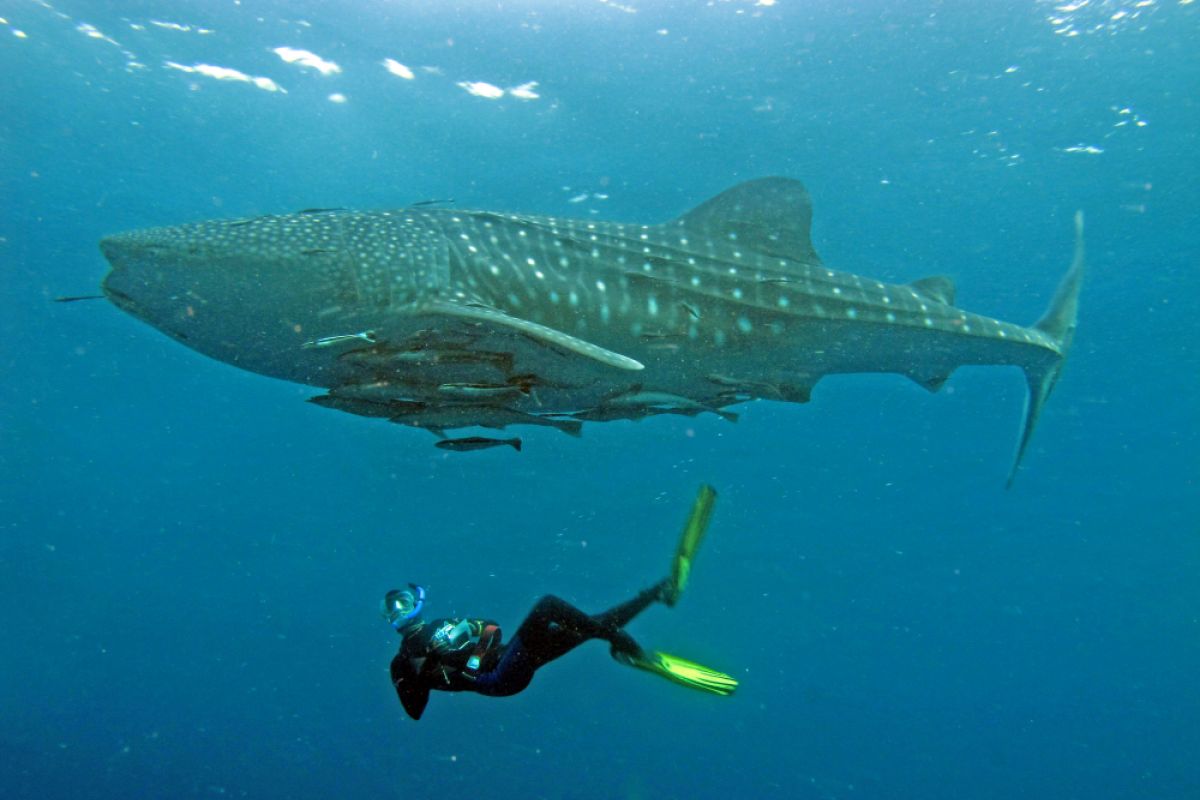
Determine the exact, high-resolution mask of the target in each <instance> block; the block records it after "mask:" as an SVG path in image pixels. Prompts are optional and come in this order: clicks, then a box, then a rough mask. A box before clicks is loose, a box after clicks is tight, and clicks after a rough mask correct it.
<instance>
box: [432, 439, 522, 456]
mask: <svg viewBox="0 0 1200 800" xmlns="http://www.w3.org/2000/svg"><path fill="white" fill-rule="evenodd" d="M504 445H508V446H509V447H511V448H512V449H513V450H516V451H517V452H518V453H519V452H521V440H520V439H518V438H516V437H513V438H512V439H489V438H487V437H486V436H464V437H463V438H461V439H441V440H439V441H437V442H434V444H433V446H434V447H438V448H441V449H442V450H453V451H455V452H456V453H467V452H470V451H472V450H487V449H488V448H490V447H502V446H504Z"/></svg>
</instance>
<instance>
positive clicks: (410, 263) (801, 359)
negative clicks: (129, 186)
mask: <svg viewBox="0 0 1200 800" xmlns="http://www.w3.org/2000/svg"><path fill="white" fill-rule="evenodd" d="M811 222H812V205H811V201H810V199H809V194H808V192H807V190H806V189H805V187H804V185H803V184H802V183H801V182H799V181H797V180H792V179H789V178H779V177H773V178H760V179H757V180H751V181H747V182H745V183H741V184H739V185H737V186H734V187H733V188H731V189H728V190H726V191H724V192H722V193H721V194H719V195H717V196H715V197H713V198H711V199H709V200H707V201H706V202H704V203H702V204H700V205H699V206H697V207H696V208H693V209H692V210H691V211H688V212H687V213H685V214H683V215H682V216H680V217H678V218H676V219H673V220H670V221H667V222H663V223H658V224H632V223H620V222H605V221H599V220H594V219H572V218H561V217H553V216H539V215H529V214H519V213H508V212H498V211H487V210H461V209H457V208H448V207H437V206H435V205H427V204H418V205H414V206H411V207H407V208H399V209H395V210H387V211H353V210H346V209H309V210H305V211H301V212H299V213H294V214H278V215H269V216H260V217H254V218H247V219H230V220H211V221H203V222H196V223H192V224H185V225H178V226H173V227H161V228H151V229H143V230H135V231H130V232H125V233H118V234H116V235H112V236H108V237H106V238H104V239H103V240H101V242H100V249H101V251H102V252H103V254H104V256H105V258H106V259H107V260H108V262H109V264H110V265H111V269H110V271H109V273H108V274H107V276H106V277H105V278H104V280H103V291H104V294H105V295H106V296H107V297H108V298H109V299H110V300H111V301H112V302H113V303H114V304H115V305H116V306H118V307H119V308H120V309H122V310H123V311H126V312H128V313H129V314H131V315H133V316H134V317H136V318H138V319H141V320H143V321H145V322H147V323H149V324H150V325H152V326H154V327H155V328H157V329H158V330H160V331H162V332H164V333H166V334H167V335H169V336H171V337H173V338H175V339H177V340H178V341H180V342H182V343H183V344H185V345H187V346H188V347H191V348H193V349H194V350H197V351H199V352H201V353H203V354H205V355H208V356H211V357H212V358H215V359H218V360H220V361H223V362H226V363H228V364H232V365H234V366H237V367H240V368H242V369H246V370H251V371H253V372H256V373H260V374H262V375H269V376H272V377H276V378H281V379H284V380H288V381H294V382H297V383H302V384H308V385H311V386H314V387H318V388H321V389H324V390H325V392H324V393H323V394H320V395H318V396H316V397H314V398H312V400H313V402H316V403H317V404H319V405H321V406H324V407H327V408H333V409H337V410H341V411H345V412H349V413H352V414H358V415H361V416H365V417H375V418H380V419H386V420H389V421H391V422H393V423H398V424H402V425H409V426H413V427H417V428H422V429H425V430H429V431H432V432H433V433H435V434H436V435H438V436H444V435H445V433H444V432H445V431H447V430H453V429H458V428H472V427H485V428H493V429H500V428H505V427H508V426H511V425H526V424H533V425H546V426H550V427H552V428H554V429H557V430H560V431H562V432H564V433H566V434H568V435H572V436H577V435H579V431H580V427H581V426H582V424H583V423H585V422H601V421H611V420H637V419H642V418H644V417H649V416H654V415H658V414H684V415H693V414H701V413H710V412H711V413H715V414H719V415H721V416H723V417H725V418H726V419H731V420H732V419H736V416H737V415H736V412H733V411H730V410H729V407H730V406H734V405H737V404H740V403H744V402H747V401H750V400H756V399H767V400H777V401H783V402H792V403H804V402H808V400H809V398H810V396H811V394H812V390H813V387H814V386H815V385H816V384H817V382H818V381H820V379H821V378H822V377H824V376H825V375H830V374H839V373H870V372H884V373H898V374H901V375H905V376H908V377H909V378H911V379H912V380H914V381H916V382H917V383H918V384H920V385H921V386H923V387H925V388H927V389H929V390H931V391H936V390H937V389H938V388H940V387H941V386H942V385H943V384H944V383H945V382H946V380H947V379H948V378H949V377H950V375H951V373H952V372H953V371H954V370H955V369H956V368H957V367H959V366H962V365H966V364H976V365H1012V366H1017V367H1019V368H1020V369H1022V370H1023V371H1024V374H1025V376H1026V380H1027V383H1028V389H1029V393H1028V399H1027V402H1026V409H1025V414H1024V422H1023V427H1022V429H1021V432H1020V435H1019V438H1018V440H1017V446H1016V454H1015V457H1014V459H1013V462H1012V469H1011V471H1010V473H1009V483H1011V481H1012V479H1013V477H1014V476H1015V474H1016V471H1017V469H1018V467H1019V465H1020V463H1021V460H1022V456H1023V455H1024V453H1025V451H1026V449H1027V446H1028V444H1029V439H1030V436H1031V434H1032V432H1033V429H1034V427H1035V425H1036V423H1037V420H1038V416H1039V414H1040V412H1041V410H1042V407H1043V405H1044V403H1045V402H1046V399H1047V397H1049V395H1050V392H1051V390H1052V389H1053V388H1054V385H1055V382H1056V381H1057V379H1058V377H1059V374H1060V372H1061V370H1062V367H1063V364H1064V362H1065V360H1066V357H1067V354H1068V351H1069V349H1070V347H1071V341H1072V338H1073V336H1074V333H1075V328H1076V317H1077V311H1078V298H1079V291H1080V286H1081V284H1082V280H1083V272H1084V246H1083V216H1082V213H1077V214H1076V215H1075V251H1074V258H1073V260H1072V261H1071V264H1070V267H1069V268H1068V270H1067V272H1066V275H1065V277H1064V278H1063V279H1062V280H1061V283H1060V284H1059V287H1058V290H1057V293H1056V294H1055V295H1054V298H1053V299H1052V301H1051V302H1050V304H1049V307H1048V309H1047V311H1046V312H1045V314H1044V315H1043V316H1042V318H1041V319H1040V320H1038V321H1037V322H1036V323H1034V324H1033V325H1031V326H1028V327H1026V326H1021V325H1016V324H1012V323H1009V322H1004V321H1001V320H997V319H991V318H989V317H986V316H981V315H979V314H973V313H971V312H968V311H964V310H962V309H960V308H958V307H957V306H956V305H955V287H954V283H953V282H952V281H951V280H950V279H949V278H947V277H945V276H933V277H925V278H921V279H918V280H914V281H912V282H911V283H907V284H891V283H885V282H883V281H878V280H875V279H872V278H867V277H863V276H859V275H854V274H851V273H847V272H839V271H837V270H834V269H832V268H830V267H827V266H826V265H825V264H824V263H823V262H822V260H821V258H820V257H819V256H818V255H817V252H816V251H815V250H814V248H813V245H812V240H811V235H810V229H811Z"/></svg>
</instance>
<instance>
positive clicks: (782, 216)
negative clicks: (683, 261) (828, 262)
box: [669, 178, 821, 264]
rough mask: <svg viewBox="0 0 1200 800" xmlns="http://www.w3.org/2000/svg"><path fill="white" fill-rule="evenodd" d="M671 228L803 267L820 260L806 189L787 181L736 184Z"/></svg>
mask: <svg viewBox="0 0 1200 800" xmlns="http://www.w3.org/2000/svg"><path fill="white" fill-rule="evenodd" d="M669 224H674V225H679V226H681V227H684V228H687V229H689V230H690V231H692V232H693V233H694V234H695V235H696V236H701V237H704V238H707V239H710V240H714V239H719V240H721V241H722V242H730V243H736V245H737V246H738V247H744V248H747V249H750V250H755V251H757V252H760V253H763V254H765V255H769V256H775V257H778V258H784V259H790V260H792V261H799V262H801V263H804V264H819V263H820V262H821V259H820V258H819V257H818V256H817V252H816V251H815V250H814V249H813V246H812V238H811V236H810V228H811V226H812V202H811V201H810V200H809V198H808V190H807V189H805V188H804V184H803V183H801V182H800V181H797V180H792V179H791V178H759V179H757V180H753V181H746V182H745V183H739V184H738V185H737V186H734V187H733V188H731V189H726V190H725V191H723V192H721V193H720V194H719V195H717V196H716V197H714V198H712V199H710V200H706V201H705V202H703V203H701V204H700V205H698V206H696V207H695V208H693V209H692V210H691V211H689V212H687V213H686V214H684V215H683V216H682V217H680V218H679V219H677V220H675V222H674V223H669Z"/></svg>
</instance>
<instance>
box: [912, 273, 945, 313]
mask: <svg viewBox="0 0 1200 800" xmlns="http://www.w3.org/2000/svg"><path fill="white" fill-rule="evenodd" d="M909 286H911V287H912V288H913V291H915V292H918V293H920V294H923V295H925V296H926V297H928V298H929V299H930V300H936V301H938V302H939V303H945V304H946V305H948V306H952V305H954V281H953V280H952V279H951V278H949V277H947V276H945V275H930V276H929V277H928V278H919V279H917V280H915V281H913V282H912V283H910V284H909Z"/></svg>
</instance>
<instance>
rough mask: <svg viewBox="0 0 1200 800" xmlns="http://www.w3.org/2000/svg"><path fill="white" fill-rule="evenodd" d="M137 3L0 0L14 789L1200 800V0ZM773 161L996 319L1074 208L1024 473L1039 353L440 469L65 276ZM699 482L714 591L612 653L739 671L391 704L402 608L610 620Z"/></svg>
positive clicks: (644, 186) (1008, 313)
mask: <svg viewBox="0 0 1200 800" xmlns="http://www.w3.org/2000/svg"><path fill="white" fill-rule="evenodd" d="M119 5H120V6H121V7H120V8H112V7H109V5H108V4H96V3H88V2H82V0H54V1H53V2H22V1H21V0H10V1H9V2H5V3H3V4H0V20H2V22H0V75H3V79H2V80H0V99H2V107H3V110H4V113H3V114H2V115H0V151H2V152H0V186H2V191H0V208H2V209H3V214H2V215H0V259H2V261H0V263H2V265H3V266H2V269H3V275H4V287H5V288H4V289H3V291H2V292H0V298H2V300H0V364H2V365H3V377H4V380H3V382H2V383H0V386H2V388H0V437H2V438H0V526H2V533H0V623H2V630H3V644H0V796H3V797H5V798H60V797H63V798H65V797H70V798H81V797H83V798H90V797H96V798H104V797H130V796H144V797H222V796H229V797H289V798H291V797H295V798H309V797H312V798H317V797H397V798H400V797H403V798H407V799H412V798H425V797H439V796H450V795H464V796H475V795H480V796H487V797H493V798H518V797H519V798H558V797H565V798H629V799H630V800H633V799H634V798H650V797H654V798H661V799H662V800H669V798H692V799H695V798H721V797H787V798H839V799H840V798H963V797H970V798H1013V797H1056V798H1143V797H1161V798H1173V797H1197V796H1200V766H1198V765H1200V689H1198V688H1197V682H1196V675H1197V674H1200V583H1198V581H1197V575H1198V574H1200V540H1198V536H1200V524H1198V522H1200V514H1198V512H1200V496H1198V493H1197V480H1198V477H1200V475H1198V473H1200V462H1198V460H1197V457H1196V452H1197V445H1198V444H1200V437H1198V436H1197V411H1196V408H1197V405H1196V398H1197V395H1198V392H1197V389H1198V388H1200V385H1198V384H1200V378H1198V375H1200V358H1198V356H1197V345H1196V343H1197V341H1200V325H1198V324H1197V321H1196V320H1197V313H1196V311H1197V299H1198V297H1200V294H1198V292H1200V285H1198V281H1197V279H1196V264H1197V263H1200V234H1198V232H1197V231H1198V225H1200V223H1198V220H1197V218H1196V213H1195V209H1196V208H1197V207H1198V206H1200V192H1198V191H1197V186H1198V185H1200V180H1198V178H1200V174H1198V173H1200V160H1198V159H1197V155H1196V149H1197V145H1198V142H1197V133H1196V132H1197V130H1200V108H1198V105H1197V97H1198V96H1200V95H1198V92H1197V90H1198V89H1200V62H1198V61H1197V59H1196V58H1195V47H1196V42H1197V41H1200V38H1198V33H1200V25H1198V21H1200V18H1198V12H1200V9H1198V7H1197V4H1193V3H1192V2H1190V0H1143V2H1135V0H1091V1H1090V2H1089V1H1088V0H1069V1H1068V0H1063V1H1062V2H1058V3H1049V2H1038V1H1037V0H1025V1H1021V2H1019V1H1018V0H1010V1H1009V2H1003V3H982V2H980V3H943V2H933V1H931V0H918V1H916V2H901V1H900V0H894V1H893V2H887V1H886V0H874V1H866V0H864V2H858V3H845V2H833V1H832V0H817V1H816V2H799V1H798V0H778V1H777V2H768V1H767V0H759V2H757V3H755V2H707V3H704V2H649V1H648V0H626V2H618V1H617V0H613V2H570V3H567V2H561V3H560V2H535V1H534V0H526V1H525V2H505V3H498V4H497V3H469V2H463V3H457V4H455V3H414V2H382V1H381V0H377V1H376V2H347V1H346V0H341V2H302V3H297V2H288V3H282V2H276V3H271V2H253V0H245V2H232V3H229V2H223V3H210V2H182V3H179V2H176V3H165V2H150V1H149V0H147V2H127V3H123V4H119ZM280 48H291V50H286V49H284V50H280ZM298 51H303V53H301V54H298ZM289 59H290V60H289ZM764 175H786V176H790V177H795V178H800V179H802V180H804V181H805V182H806V184H807V185H808V187H809V190H810V192H811V194H812V197H813V203H814V208H815V220H814V238H815V244H816V247H817V249H818V251H819V252H820V253H821V254H822V257H823V258H824V260H825V261H826V262H827V263H828V264H830V265H831V266H834V267H836V268H838V269H842V270H846V271H852V272H857V273H862V274H866V275H871V276H874V277H878V278H880V279H886V280H891V281H898V282H899V281H907V280H912V279H915V278H918V277H921V276H924V275H929V274H949V275H953V276H954V278H955V279H956V281H957V282H958V287H959V293H958V297H959V304H960V305H962V306H963V307H965V308H968V309H970V310H972V311H977V312H980V313H985V314H989V315H992V316H996V317H999V318H1002V319H1007V320H1012V321H1016V322H1031V321H1033V320H1035V319H1036V318H1037V317H1038V316H1039V315H1040V314H1041V312H1042V310H1043V308H1044V307H1045V305H1046V304H1047V303H1048V301H1049V299H1050V297H1051V295H1052V292H1053V289H1054V286H1055V284H1056V282H1057V280H1058V278H1059V276H1060V275H1061V274H1062V272H1063V271H1064V269H1065V268H1066V266H1067V263H1068V261H1069V259H1070V248H1071V222H1070V220H1071V216H1072V214H1073V213H1074V211H1075V210H1076V209H1077V208H1081V209H1083V210H1084V211H1085V212H1086V214H1087V220H1088V248H1089V270H1090V271H1089V276H1088V284H1087V286H1086V288H1085V292H1084V296H1083V300H1082V310H1081V315H1080V327H1079V332H1078V335H1077V339H1076V346H1075V349H1074V351H1073V353H1072V357H1071V361H1070V363H1069V365H1068V367H1067V370H1066V372H1065V374H1064V377H1063V380H1062V381H1061V383H1060V384H1059V387H1058V389H1057V390H1056V393H1055V396H1054V397H1053V398H1052V399H1051V402H1050V404H1049V405H1048V407H1047V409H1046V411H1045V414H1044V415H1043V418H1042V421H1041V423H1040V426H1039V429H1038V431H1037V432H1036V435H1035V438H1034V441H1033V446H1032V449H1031V452H1030V453H1029V454H1028V457H1027V459H1026V467H1025V469H1024V470H1023V472H1022V473H1021V474H1020V476H1019V478H1018V480H1017V482H1016V485H1015V486H1014V487H1013V488H1012V489H1011V490H1008V491H1006V490H1005V489H1004V477H1005V474H1006V471H1007V468H1008V465H1009V458H1010V455H1011V452H1012V448H1013V445H1014V440H1015V437H1016V433H1017V430H1018V427H1019V416H1020V411H1021V404H1022V402H1023V396H1024V382H1023V381H1022V380H1021V378H1020V377H1019V373H1018V372H1017V371H1016V370H1011V369H1001V368H987V369H985V368H970V369H963V370H960V371H959V372H958V373H956V374H955V376H954V377H953V379H952V380H951V381H950V382H949V384H948V385H947V386H946V387H945V388H944V389H943V390H942V391H941V392H940V393H938V394H934V395H931V394H928V393H926V392H924V391H923V390H921V389H919V388H918V387H916V386H915V385H914V384H912V383H910V382H908V381H907V380H905V379H903V378H901V377H898V376H845V377H837V378H830V379H827V380H825V381H823V382H822V383H821V384H820V385H819V386H818V388H817V390H816V392H815V393H814V396H813V400H812V402H811V403H809V404H808V405H805V406H798V405H783V404H775V403H770V402H762V401H760V402H756V403H753V404H749V405H747V406H746V407H744V408H740V409H738V410H739V411H741V412H742V417H741V420H740V421H739V422H738V423H737V424H736V425H730V424H728V423H726V422H723V421H721V420H718V419H716V418H706V417H700V418H697V419H679V418H655V419H651V420H646V421H642V422H640V423H609V424H603V425H591V426H588V427H587V429H586V431H585V435H584V437H583V438H582V439H581V440H572V439H568V438H567V437H564V436H561V435H560V434H558V433H555V432H553V431H540V430H538V431H533V432H523V433H522V436H523V438H524V439H525V452H523V453H521V454H519V455H518V454H516V453H513V452H511V451H509V450H507V449H505V450H504V451H499V450H493V451H488V452H483V453H476V454H470V455H458V454H453V453H444V452H442V451H439V450H435V449H434V448H432V447H430V438H429V436H428V434H425V433H423V432H420V431H414V430H408V429H402V428H399V427H397V426H389V425H387V424H385V423H382V422H374V421H370V420H364V419H361V418H355V417H351V416H349V415H344V414H337V413H333V412H330V411H328V410H325V409H321V408H317V407H316V406H313V405H311V404H307V403H305V402H303V400H304V398H306V397H308V396H309V395H311V394H312V393H313V392H312V390H310V389H307V388H305V387H300V386H295V385H290V384H285V383H281V382H278V381H274V380H271V379H267V378H263V377H260V376H257V375H254V374H251V373H248V372H244V371H239V370H237V369H235V368H233V367H231V366H228V365H225V364H221V363H218V362H216V361H212V360H209V359H206V358H205V357H203V356H201V355H199V354H197V353H194V352H192V351H190V350H188V349H186V348H183V347H181V346H179V345H178V344H177V343H175V342H173V341H171V340H169V339H168V338H167V337H165V336H163V335H161V334H159V333H157V332H156V331H154V330H152V329H151V328H149V327H147V326H145V325H142V324H140V323H138V322H136V321H135V320H133V319H132V318H130V317H128V316H126V315H124V314H121V313H120V312H118V311H117V310H116V309H115V308H113V307H112V306H110V305H109V304H107V303H102V302H79V303H72V304H66V305H63V304H55V303H52V302H51V299H52V298H54V297H56V296H59V295H73V294H86V293H89V292H92V291H95V287H96V285H97V283H98V281H99V280H100V278H101V277H102V276H103V274H104V272H105V270H106V265H105V263H104V262H103V259H102V258H101V256H100V253H99V252H98V250H97V247H96V242H97V241H98V239H99V238H100V237H101V236H103V235H105V234H109V233H113V232H116V231H120V230H124V229H128V228H135V227H141V226H149V225H166V224H175V223H181V222H188V221H195V220H200V219H205V218H210V217H223V216H244V215H252V214H260V213H275V212H287V211H293V210H296V209H300V208H309V207H329V206H333V207H341V206H346V207H355V208H375V207H395V206H399V205H404V204H406V203H411V202H416V201H421V200H426V199H432V198H453V199H454V200H455V202H456V203H457V204H458V205H459V206H462V207H467V208H471V207H485V208H495V209H500V210H519V211H524V212H532V213H547V214H557V215H573V216H589V217H594V218H596V219H603V220H632V221H639V222H643V221H644V222H651V221H660V220H665V219H669V218H671V217H673V216H675V215H677V214H680V213H682V212H683V211H685V210H687V209H688V208H690V207H692V206H694V205H696V204H698V203H699V202H701V201H703V200H704V199H706V198H708V197H710V196H711V195H713V194H716V193H717V192H719V191H721V190H722V189H725V188H727V187H728V186H730V185H733V184H734V183H736V182H738V181H740V180H744V179H748V178H752V177H758V176H764ZM701 482H710V483H712V484H714V485H715V486H716V487H717V488H718V490H719V491H720V493H721V497H720V500H719V501H718V505H717V510H716V514H715V517H714V520H713V523H712V528H711V532H710V535H709V539H708V541H707V542H706V545H705V548H706V549H705V551H704V552H703V553H702V554H701V556H700V558H699V560H698V563H697V566H696V569H695V572H694V574H693V581H692V585H691V587H690V589H689V594H688V595H687V596H686V597H685V598H684V600H683V602H681V603H680V605H679V606H678V607H677V608H675V609H673V610H666V609H662V608H655V609H651V610H650V611H648V612H647V613H646V614H645V615H644V616H643V617H641V618H639V619H638V620H637V621H636V622H635V623H634V625H633V626H632V628H631V631H632V632H633V633H634V635H635V636H636V637H637V638H638V639H639V640H640V641H642V642H644V643H645V644H646V645H647V646H650V647H655V648H662V649H665V650H668V651H671V652H677V653H680V654H682V655H686V656H688V657H692V658H695V659H697V660H699V661H702V662H704V663H710V664H713V665H714V666H718V667H721V668H724V669H727V670H729V671H731V672H733V673H734V674H736V675H737V677H738V678H739V679H740V680H741V681H742V686H741V688H740V690H739V692H738V694H737V695H735V696H734V697H733V698H730V699H722V698H714V697H709V696H703V695H699V694H696V693H691V692H687V691H685V690H683V689H679V688H676V687H673V686H670V685H668V684H666V683H664V682H662V681H658V680H655V679H654V678H652V677H649V676H647V675H645V674H643V673H639V672H635V671H633V670H627V669H624V668H621V667H619V666H617V665H615V664H614V663H613V662H612V661H611V660H610V659H609V658H608V656H607V653H606V652H605V649H604V648H603V647H602V646H601V645H599V644H592V645H588V646H586V647H584V648H582V649H580V650H579V651H577V652H574V653H572V654H570V655H568V656H567V657H565V658H564V659H563V660H561V661H559V662H556V663H554V664H552V665H550V666H549V667H547V668H546V669H544V670H543V671H542V672H541V673H539V675H538V677H537V680H536V681H535V682H534V684H533V686H532V687H531V688H530V689H529V690H527V691H526V692H524V693H523V694H520V695H518V696H516V697H514V698H511V699H506V700H494V699H487V698H482V697H477V696H462V695H455V696H451V695H435V696H434V697H433V698H432V700H431V703H430V707H429V710H428V711H427V713H426V715H425V717H424V719H422V720H421V722H419V723H414V722H412V721H411V720H409V719H407V718H406V717H405V716H404V715H403V713H402V711H401V709H400V707H399V705H398V703H397V702H396V698H395V696H394V693H393V691H392V688H391V686H390V683H389V680H388V675H387V666H388V661H389V660H390V658H391V655H392V653H393V652H394V650H395V646H396V637H395V635H394V634H393V633H392V632H391V631H390V629H389V628H388V627H387V626H386V624H384V623H383V622H382V621H381V620H380V619H379V617H378V614H377V603H378V599H379V597H380V596H381V594H382V592H383V591H385V590H386V589H388V588H390V587H392V586H395V585H400V584H403V583H404V582H406V581H418V582H421V583H423V584H424V585H426V586H427V587H428V588H429V592H430V601H429V608H430V611H431V613H434V614H438V615H452V614H472V615H486V616H491V617H493V618H495V619H497V620H499V621H501V623H502V624H503V625H504V626H505V628H506V630H508V631H511V630H513V629H515V627H516V625H517V624H518V623H519V621H520V619H521V617H522V615H523V614H524V612H525V611H526V610H527V608H528V607H529V606H530V604H531V603H532V602H533V600H534V599H535V598H536V597H537V596H539V595H541V594H544V593H548V592H553V593H556V594H559V595H561V596H563V597H565V598H567V599H568V600H571V601H572V602H575V603H577V604H579V605H580V606H581V607H583V608H585V609H594V610H599V609H601V608H604V607H606V606H608V605H610V604H612V603H615V602H617V601H619V600H621V599H624V598H625V597H627V596H629V595H630V594H631V593H632V592H633V591H635V590H637V589H640V588H642V587H644V586H646V585H648V584H649V583H650V582H652V581H653V580H655V579H657V578H658V577H659V576H660V575H661V574H662V573H663V571H664V568H665V567H666V565H667V561H668V559H669V556H670V552H671V548H672V547H673V544H674V540H675V537H676V535H677V533H678V529H679V525H680V524H681V522H682V520H683V517H684V515H685V513H686V511H687V508H688V506H689V504H690V502H691V499H692V497H693V495H694V492H695V490H696V487H697V486H698V485H699V484H700V483H701Z"/></svg>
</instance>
